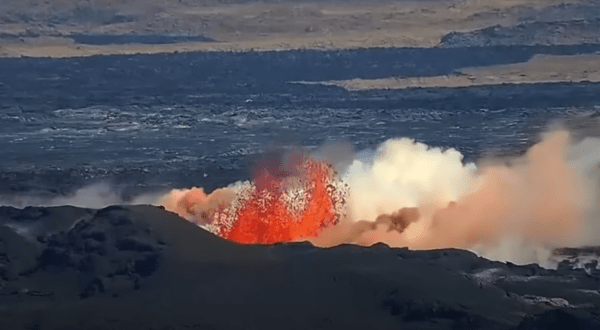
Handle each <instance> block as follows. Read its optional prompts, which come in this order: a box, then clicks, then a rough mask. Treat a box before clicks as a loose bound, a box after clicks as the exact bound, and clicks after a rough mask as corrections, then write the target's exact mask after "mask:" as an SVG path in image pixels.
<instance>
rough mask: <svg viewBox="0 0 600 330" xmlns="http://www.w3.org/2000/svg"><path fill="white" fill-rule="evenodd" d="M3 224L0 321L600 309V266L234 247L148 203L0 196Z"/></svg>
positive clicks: (442, 319) (417, 318)
mask: <svg viewBox="0 0 600 330" xmlns="http://www.w3.org/2000/svg"><path fill="white" fill-rule="evenodd" d="M0 222H1V223H3V224H4V225H2V226H0V238H1V239H2V240H1V241H0V253H2V255H3V256H4V255H6V257H3V259H2V262H3V265H4V266H0V267H3V268H0V269H1V270H3V273H2V274H9V275H8V276H7V275H3V277H2V282H1V283H2V287H3V288H2V289H0V306H2V309H0V328H2V329H27V328H38V329H115V328H126V329H144V330H146V329H190V328H197V329H248V328H257V329H315V328H316V329H321V328H322V329H338V328H339V329H353V328H361V329H362V328H364V327H368V328H376V329H456V330H460V329H506V330H509V329H510V330H514V329H553V328H552V327H553V326H554V325H555V324H560V325H562V326H568V327H569V328H573V327H575V328H576V327H579V328H580V329H588V328H589V329H593V328H594V327H595V326H596V325H597V324H598V323H597V322H598V321H599V319H600V318H599V316H598V315H599V310H598V307H597V306H600V293H599V291H597V288H598V283H599V282H598V278H597V276H596V275H594V273H593V272H590V271H589V270H588V271H587V272H586V270H583V269H572V268H571V267H568V268H565V269H561V270H548V269H543V268H541V267H539V266H537V265H526V266H517V265H513V264H510V263H506V264H505V263H500V262H493V261H489V260H486V259H484V258H480V257H478V256H477V255H475V254H473V253H471V252H468V251H462V250H456V249H446V250H434V251H410V250H408V249H392V248H389V247H387V246H385V245H383V244H377V245H375V246H372V247H370V248H365V247H359V246H354V245H341V246H338V247H334V248H329V249H320V248H315V247H313V246H312V245H311V244H309V243H291V244H275V245H271V246H244V245H239V244H235V243H232V242H228V241H225V240H223V239H221V238H219V237H217V236H215V235H213V234H211V233H209V232H207V231H205V230H203V229H202V228H199V227H197V226H196V225H194V224H192V223H190V222H188V221H185V220H184V219H181V218H179V217H178V216H176V215H174V214H172V213H170V212H167V211H165V210H163V209H160V208H156V207H152V206H111V207H108V208H105V209H101V210H97V211H96V210H86V209H76V208H70V207H64V208H63V207H59V208H47V209H44V208H38V209H31V208H28V209H23V210H18V209H12V208H10V209H9V208H0ZM40 228H49V229H52V230H50V231H49V232H48V233H47V234H44V233H43V232H41V231H40ZM7 261H8V262H7ZM6 265H8V266H6ZM590 267H592V266H590ZM7 270H8V271H7ZM32 310H35V313H34V314H32ZM32 315H33V317H32ZM590 327H591V328H590ZM575 328H573V329H575Z"/></svg>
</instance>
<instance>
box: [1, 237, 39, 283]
mask: <svg viewBox="0 0 600 330" xmlns="http://www.w3.org/2000/svg"><path fill="white" fill-rule="evenodd" d="M37 253H38V249H37V247H36V246H35V245H34V244H32V243H30V242H28V241H27V239H26V238H24V237H22V236H21V235H19V234H17V233H16V232H14V231H13V230H12V229H11V228H9V227H7V226H2V225H0V283H1V282H2V281H8V280H14V279H16V278H17V277H18V276H19V274H21V273H23V272H25V271H27V270H29V269H31V268H33V267H35V263H36V256H37ZM0 286H1V285H0ZM0 290H1V289H0Z"/></svg>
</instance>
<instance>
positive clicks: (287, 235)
mask: <svg viewBox="0 0 600 330" xmlns="http://www.w3.org/2000/svg"><path fill="white" fill-rule="evenodd" d="M298 167H299V168H298V170H299V171H298V172H299V175H297V176H294V177H287V178H286V177H281V176H277V175H273V174H272V173H269V172H268V171H266V170H264V171H263V172H262V173H260V174H259V176H258V178H257V179H256V180H255V182H254V183H253V184H252V186H251V187H250V188H249V191H248V193H247V196H244V194H240V197H239V201H240V202H241V203H240V206H239V207H238V208H237V210H235V211H234V212H235V213H234V216H233V219H230V217H216V218H215V222H214V223H213V225H216V229H217V230H216V231H217V233H218V234H219V235H220V236H222V237H224V238H226V239H229V240H232V241H235V242H239V243H250V244H257V243H258V244H261V243H262V244H270V243H276V242H290V241H295V240H299V239H302V238H306V237H313V236H316V235H318V234H319V233H320V231H321V229H323V228H324V227H326V226H329V225H333V224H336V223H337V221H338V219H339V213H340V211H341V205H342V204H343V203H344V198H343V190H340V189H337V188H336V182H335V177H336V176H335V172H334V171H333V169H332V166H331V165H329V164H325V163H321V162H318V161H315V160H313V159H303V160H302V161H301V163H300V165H299V166H298Z"/></svg>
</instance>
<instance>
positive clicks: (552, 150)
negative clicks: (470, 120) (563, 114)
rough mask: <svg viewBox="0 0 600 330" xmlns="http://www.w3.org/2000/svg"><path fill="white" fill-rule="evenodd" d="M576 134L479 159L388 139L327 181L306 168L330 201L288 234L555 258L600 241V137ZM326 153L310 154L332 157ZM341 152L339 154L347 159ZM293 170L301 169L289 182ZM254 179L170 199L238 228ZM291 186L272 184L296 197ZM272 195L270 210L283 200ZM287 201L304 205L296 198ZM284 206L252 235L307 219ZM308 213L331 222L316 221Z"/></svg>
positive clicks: (307, 187)
mask: <svg viewBox="0 0 600 330" xmlns="http://www.w3.org/2000/svg"><path fill="white" fill-rule="evenodd" d="M572 140H573V139H572V137H571V135H570V133H569V132H567V131H564V130H563V131H554V132H552V133H548V134H546V135H545V136H543V137H542V139H541V142H539V143H537V144H535V145H534V146H533V147H531V148H530V149H529V150H528V151H527V152H526V153H525V154H524V155H522V156H519V157H512V158H503V159H485V160H482V161H480V162H478V164H473V163H469V164H463V156H462V155H461V154H460V153H459V152H458V151H456V150H454V149H448V150H442V149H439V148H431V147H428V146H427V145H425V144H422V143H416V142H415V141H413V140H410V139H392V140H388V141H386V142H385V143H383V144H382V145H380V146H379V147H378V148H377V149H376V150H375V151H372V152H369V151H364V152H360V153H357V154H356V155H354V156H353V157H352V158H353V159H351V160H350V161H348V159H347V157H346V158H345V157H341V158H343V159H344V160H343V164H341V165H340V166H337V168H338V169H340V170H341V171H343V172H342V173H337V172H331V173H329V174H328V175H330V176H331V177H329V176H327V175H326V176H325V177H321V179H322V180H321V181H318V180H317V181H315V179H314V177H312V176H311V174H310V173H305V174H303V175H301V179H303V180H304V181H306V182H305V183H306V184H304V185H300V188H298V187H296V190H295V191H296V192H297V193H298V191H300V195H302V194H304V198H305V199H306V198H308V199H311V200H312V201H313V202H312V203H313V204H315V203H316V204H319V205H320V206H318V207H321V208H325V209H324V211H323V210H322V211H321V213H315V212H313V211H311V210H310V208H311V207H316V206H314V205H313V206H306V205H305V206H302V207H303V208H304V209H302V210H301V212H303V215H302V216H301V218H302V219H303V220H302V221H305V222H306V221H309V222H310V221H312V222H313V225H312V227H310V228H313V229H311V230H310V231H308V232H307V231H303V232H302V235H298V236H294V235H291V236H290V235H288V236H285V235H284V236H285V237H286V239H282V240H279V241H294V240H309V241H311V242H312V243H313V244H315V245H317V246H324V247H326V246H335V245H338V244H342V243H353V244H360V245H366V246H368V245H372V244H375V243H379V242H383V243H385V244H388V245H390V246H393V247H409V248H412V249H433V248H449V247H455V248H464V249H470V250H473V251H475V252H477V253H479V254H481V255H484V256H487V257H490V258H493V259H497V260H498V259H499V260H511V261H513V262H519V263H526V262H543V261H546V260H547V259H548V257H549V256H550V254H551V251H552V249H554V248H558V247H563V246H573V247H575V246H583V245H591V244H598V243H599V241H600V239H599V238H598V233H599V230H600V221H598V220H597V219H598V217H599V216H600V203H599V202H600V200H599V197H600V195H599V191H598V188H599V187H600V186H599V179H600V178H599V177H598V175H599V174H600V171H598V166H599V164H600V139H598V138H586V139H583V140H581V141H579V142H577V143H575V142H574V141H572ZM309 158H310V157H309ZM319 158H320V160H319V161H316V160H314V158H310V159H313V160H311V162H313V163H314V162H321V163H324V164H325V163H326V161H325V160H323V157H319ZM325 158H327V157H325ZM336 158H337V159H334V160H333V161H334V162H335V161H337V160H338V159H341V158H340V157H339V155H337V156H336ZM335 165H339V164H335ZM312 170H314V168H313V169H312ZM293 177H296V178H297V177H298V175H297V174H295V175H291V176H290V177H286V178H285V179H284V178H281V180H280V181H286V180H287V181H290V178H293ZM323 180H325V181H323ZM326 181H327V182H328V183H327V185H329V187H330V190H329V191H328V194H326V195H324V194H321V195H319V197H318V198H317V197H315V194H317V192H316V191H315V188H314V187H315V184H317V183H319V182H321V184H325V182H326ZM254 185H255V184H254V183H245V184H237V185H234V186H230V187H227V188H223V189H218V190H215V191H214V192H213V193H211V194H205V193H204V192H203V191H202V190H201V189H199V188H194V189H191V190H175V191H172V192H171V193H169V194H167V195H166V196H165V197H163V199H162V202H161V204H162V205H164V206H165V207H166V208H167V209H169V210H172V211H174V212H177V213H178V214H180V215H181V216H184V217H186V218H187V219H190V220H193V221H195V222H197V223H198V224H200V225H203V226H205V227H206V228H208V229H209V230H212V231H214V232H215V233H217V234H219V233H222V231H219V229H218V228H216V229H215V227H214V224H215V223H217V222H218V221H216V220H215V219H216V218H218V217H228V219H229V220H228V221H229V222H228V223H229V225H230V226H231V224H235V223H236V221H238V220H239V219H241V218H244V219H246V218H248V214H245V215H243V214H240V210H241V209H244V205H245V203H247V201H248V200H249V199H250V198H249V197H248V191H253V189H254V188H252V187H253V186H254ZM316 186H318V184H317V185H316ZM332 187H333V190H331V188H332ZM286 189H287V188H282V187H281V186H279V187H278V188H277V189H267V190H264V191H263V192H264V193H266V194H267V195H269V194H271V195H278V194H279V195H282V196H283V195H286V194H288V195H289V190H290V189H287V190H286ZM298 189H300V190H298ZM292 190H293V189H292ZM286 191H288V192H287V193H286ZM315 198H316V199H319V201H316V202H315ZM263 202H265V203H266V204H264V206H265V207H267V208H269V207H275V205H276V204H269V203H270V202H269V200H263ZM316 204H315V205H316ZM286 205H287V206H286V207H287V208H289V209H293V208H294V207H296V208H298V205H297V204H295V203H294V202H293V201H292V202H288V203H287V204H286ZM276 207H277V208H279V211H277V212H278V213H277V214H278V216H276V217H273V216H267V215H265V214H266V213H265V214H260V215H257V214H256V213H254V214H255V216H256V217H258V218H261V219H262V218H269V217H270V218H269V222H268V223H266V222H260V221H261V220H260V219H258V220H257V221H259V222H260V223H261V225H260V226H262V227H261V229H259V228H258V227H260V226H259V225H257V223H254V225H253V226H254V227H253V226H248V225H245V227H244V228H245V231H246V234H248V233H249V234H250V235H251V234H252V233H251V231H252V230H253V228H254V230H261V231H265V230H267V231H268V230H280V229H281V228H282V224H283V223H286V222H292V223H294V222H297V221H299V220H298V219H297V218H293V217H292V216H290V214H291V213H286V212H284V211H281V209H280V208H281V204H277V206H276ZM302 207H300V208H302ZM311 212H312V213H311ZM331 212H335V213H336V216H337V220H336V221H332V220H331ZM306 214H313V216H314V217H329V218H328V219H329V220H327V221H324V219H316V218H315V219H308V220H307V216H306ZM255 220H256V219H255ZM240 221H242V220H240ZM244 221H246V222H247V221H249V220H248V219H246V220H244ZM265 221H266V220H265ZM265 223H266V224H265ZM315 224H316V225H315ZM211 225H213V227H211ZM265 226H266V227H265ZM217 227H218V226H217ZM277 228H279V229H277ZM263 235H264V233H263ZM222 236H223V235H222ZM284 236H281V237H284ZM234 240H235V239H234ZM242 242H243V241H242ZM249 242H250V241H248V242H246V243H249ZM270 242H272V241H269V243H270ZM252 243H267V242H264V241H261V240H255V241H252Z"/></svg>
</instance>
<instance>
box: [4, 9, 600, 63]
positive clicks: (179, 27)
mask: <svg viewBox="0 0 600 330" xmlns="http://www.w3.org/2000/svg"><path fill="white" fill-rule="evenodd" d="M598 12H599V6H598V5H597V4H595V3H594V1H586V0H583V1H576V0H566V1H565V0H548V1H545V0H544V1H543V0H535V1H529V0H502V1H481V0H460V1H459V0H451V1H446V0H442V1H433V0H426V1H406V0H401V1H389V0H378V1H359V0H354V1H349V2H348V1H314V2H298V1H281V2H269V1H265V2H258V1H239V2H238V1H227V2H224V3H219V2H216V1H191V0H189V1H178V2H175V1H166V0H163V1H142V0H128V1H119V2H118V1H108V0H107V1H93V2H87V1H70V0H69V1H59V0H56V1H48V2H43V3H41V2H39V1H36V0H29V1H25V2H23V1H17V0H6V1H3V2H2V4H1V5H0V54H1V55H3V56H33V57H40V56H41V57H44V56H52V57H65V56H90V55H100V54H104V55H107V54H138V53H164V52H175V51H179V52H181V51H249V50H285V49H307V48H308V49H349V48H369V47H434V46H439V45H444V44H445V43H449V42H453V43H456V42H457V34H458V36H460V35H465V36H466V38H467V39H468V40H471V43H472V40H475V43H477V42H482V41H481V40H479V41H477V38H476V37H477V36H476V35H475V36H473V35H469V33H470V34H473V33H475V34H477V33H478V31H483V32H484V33H485V31H487V30H486V29H489V28H497V27H502V28H503V29H510V28H512V27H516V28H520V29H525V30H526V34H529V35H531V36H529V37H527V36H525V37H523V38H522V39H523V40H524V41H525V42H526V43H527V44H549V43H553V44H579V43H594V42H597V41H598V38H599V37H598V35H599V34H598V31H600V28H599V27H598V26H597V23H596V22H597V19H596V17H597V15H596V14H594V13H598ZM557 13H560V15H557ZM594 15H596V16H594ZM557 16H559V17H557ZM557 19H558V21H557ZM532 22H534V23H536V24H537V25H531V23H532ZM557 23H558V24H559V26H555V24H557ZM582 24H584V25H585V24H588V25H589V24H591V25H592V29H590V27H589V26H588V27H587V28H582V27H581V25H582ZM594 24H595V25H594ZM73 34H92V35H123V34H133V35H172V36H180V35H184V36H205V37H208V38H210V39H212V40H213V41H212V42H175V43H172V44H168V45H142V44H136V43H133V44H128V45H103V46H98V45H87V44H79V43H77V42H75V41H74V40H73V39H72V38H71V37H70V35H73ZM565 34H566V35H565ZM468 40H467V41H468ZM461 42H465V40H461ZM483 42H485V41H483ZM513 44H514V42H513ZM472 45H473V44H472Z"/></svg>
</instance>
